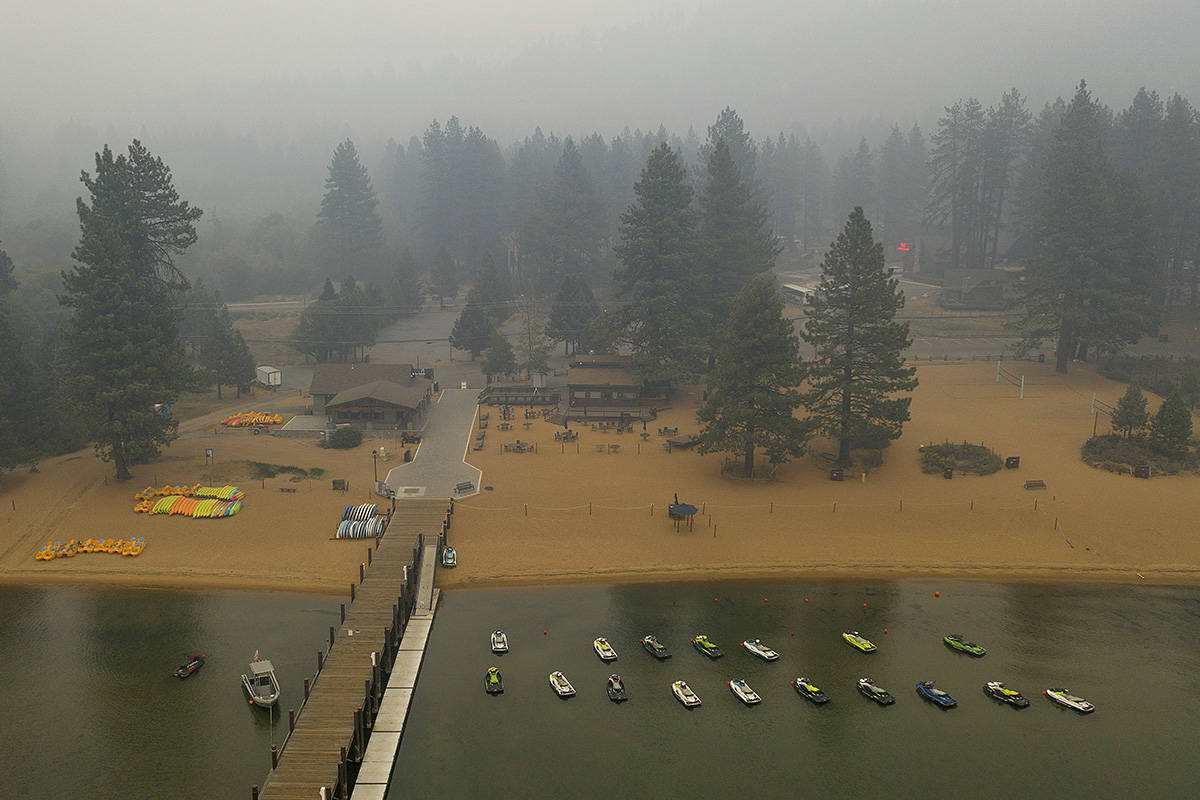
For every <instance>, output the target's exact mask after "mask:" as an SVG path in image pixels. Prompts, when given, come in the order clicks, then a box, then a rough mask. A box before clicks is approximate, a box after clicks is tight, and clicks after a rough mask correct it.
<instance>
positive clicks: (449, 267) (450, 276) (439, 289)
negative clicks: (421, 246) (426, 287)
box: [430, 247, 458, 308]
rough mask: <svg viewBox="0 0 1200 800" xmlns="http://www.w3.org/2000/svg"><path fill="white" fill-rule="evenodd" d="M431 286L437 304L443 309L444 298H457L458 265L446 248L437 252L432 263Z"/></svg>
mask: <svg viewBox="0 0 1200 800" xmlns="http://www.w3.org/2000/svg"><path fill="white" fill-rule="evenodd" d="M432 277H433V285H432V286H431V287H430V288H432V289H433V291H434V293H435V294H436V295H437V296H438V304H439V305H440V306H442V307H443V308H444V307H445V303H446V298H447V297H449V298H451V299H453V298H455V297H457V296H458V265H457V264H455V263H454V257H453V256H451V255H450V251H449V250H447V249H446V248H444V247H443V248H442V249H441V250H438V254H437V257H436V258H435V259H434V261H433V276H432Z"/></svg>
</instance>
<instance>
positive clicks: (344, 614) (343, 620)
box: [342, 603, 346, 622]
mask: <svg viewBox="0 0 1200 800" xmlns="http://www.w3.org/2000/svg"><path fill="white" fill-rule="evenodd" d="M345 621H346V604H345V603H342V622H345Z"/></svg>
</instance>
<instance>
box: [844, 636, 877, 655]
mask: <svg viewBox="0 0 1200 800" xmlns="http://www.w3.org/2000/svg"><path fill="white" fill-rule="evenodd" d="M842 638H843V639H845V640H846V641H847V642H849V643H850V646H851V647H854V648H857V649H859V650H862V651H863V652H864V653H874V652H875V651H876V650H877V649H878V648H877V647H875V645H874V643H872V642H871V641H870V640H869V639H867V637H865V636H863V635H862V634H861V633H859V632H858V631H845V632H843V633H842Z"/></svg>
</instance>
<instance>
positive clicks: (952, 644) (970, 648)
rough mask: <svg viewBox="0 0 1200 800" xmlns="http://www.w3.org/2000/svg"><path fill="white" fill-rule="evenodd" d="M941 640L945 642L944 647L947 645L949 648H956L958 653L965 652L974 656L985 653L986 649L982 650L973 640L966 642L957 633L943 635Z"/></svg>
mask: <svg viewBox="0 0 1200 800" xmlns="http://www.w3.org/2000/svg"><path fill="white" fill-rule="evenodd" d="M942 641H943V642H945V643H946V647H949V648H950V649H951V650H957V651H958V652H960V653H966V654H967V655H971V656H976V657H978V656H982V655H986V654H987V650H984V649H983V648H982V647H980V646H979V645H977V644H975V643H974V642H968V641H966V640H964V639H963V637H961V636H959V635H958V634H957V633H951V634H950V635H948V636H943V637H942Z"/></svg>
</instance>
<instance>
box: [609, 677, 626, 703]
mask: <svg viewBox="0 0 1200 800" xmlns="http://www.w3.org/2000/svg"><path fill="white" fill-rule="evenodd" d="M608 699H609V700H612V701H613V702H614V703H620V702H621V701H623V700H628V699H629V695H628V694H627V693H626V692H625V682H624V681H623V680H621V676H620V675H618V674H617V673H615V672H614V673H613V674H612V675H609V676H608Z"/></svg>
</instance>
